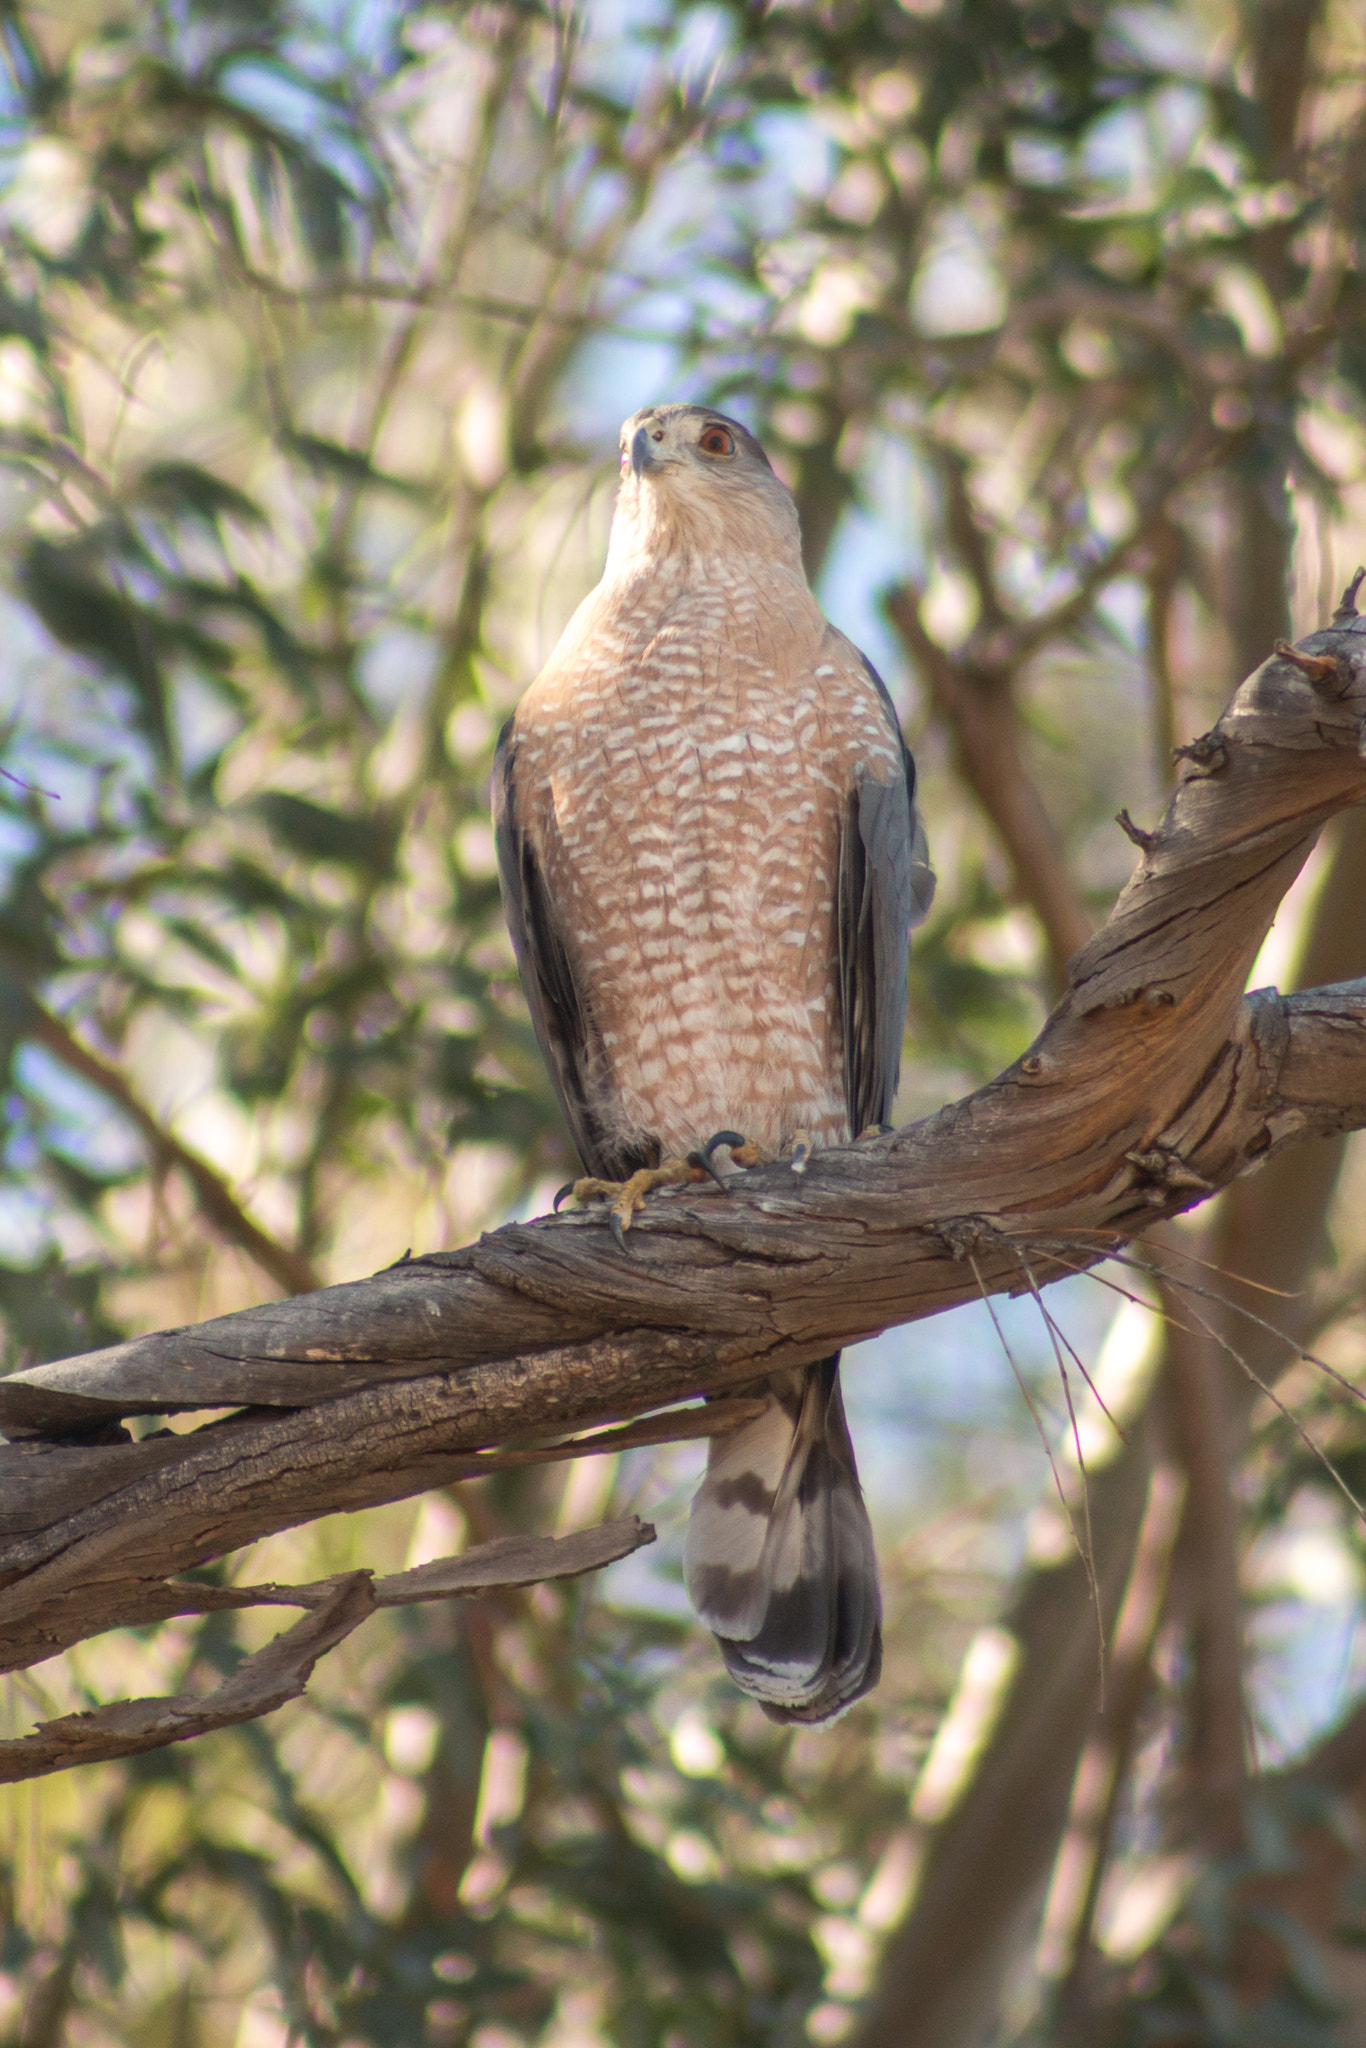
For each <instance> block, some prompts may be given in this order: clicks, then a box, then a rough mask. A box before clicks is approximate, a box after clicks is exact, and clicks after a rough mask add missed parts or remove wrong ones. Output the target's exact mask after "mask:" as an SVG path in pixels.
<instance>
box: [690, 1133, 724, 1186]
mask: <svg viewBox="0 0 1366 2048" xmlns="http://www.w3.org/2000/svg"><path fill="white" fill-rule="evenodd" d="M715 1143H716V1140H715V1139H714V1138H713V1139H712V1144H713V1145H714V1144H715ZM688 1164H689V1166H699V1167H701V1169H702V1171H703V1173H709V1174H710V1175H711V1177H712V1179H713V1180H714V1181H715V1182H716V1185H717V1187H718V1188H722V1189H724V1188H726V1187H727V1185H728V1183H727V1180H726V1176H725V1174H724V1173H722V1172H721V1171H720V1169H719V1168H718V1167H717V1165H716V1163H715V1161H714V1160H713V1159H712V1156H711V1145H708V1147H707V1149H706V1151H705V1152H689V1154H688Z"/></svg>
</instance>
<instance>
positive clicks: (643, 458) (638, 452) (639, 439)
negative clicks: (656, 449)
mask: <svg viewBox="0 0 1366 2048" xmlns="http://www.w3.org/2000/svg"><path fill="white" fill-rule="evenodd" d="M653 460H654V456H653V455H652V453H651V450H650V432H649V429H648V427H637V428H636V430H635V433H634V434H633V435H632V436H631V473H632V475H633V476H639V475H640V473H641V471H642V470H643V469H648V468H649V467H650V464H651V463H652V462H653Z"/></svg>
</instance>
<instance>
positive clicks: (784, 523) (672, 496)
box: [612, 405, 801, 574]
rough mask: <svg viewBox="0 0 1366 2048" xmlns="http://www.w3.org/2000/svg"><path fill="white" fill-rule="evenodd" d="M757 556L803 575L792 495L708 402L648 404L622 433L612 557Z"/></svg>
mask: <svg viewBox="0 0 1366 2048" xmlns="http://www.w3.org/2000/svg"><path fill="white" fill-rule="evenodd" d="M675 551H682V552H686V553H688V554H690V555H694V556H695V555H698V554H706V555H712V554H716V555H720V556H722V557H731V558H735V557H752V556H754V555H756V554H757V555H760V556H762V557H763V559H764V560H765V561H766V562H767V563H769V564H772V565H774V566H776V565H778V564H781V565H782V566H784V567H786V568H788V569H791V568H792V567H793V565H794V564H795V565H796V568H797V572H798V574H800V573H801V568H800V563H801V546H800V534H799V530H798V525H797V508H796V506H795V505H794V504H793V502H792V494H791V492H790V491H789V490H788V488H787V486H786V484H784V483H783V482H782V480H781V478H779V477H778V476H776V475H775V474H774V471H773V465H772V464H771V463H770V461H769V459H768V457H767V456H766V455H765V453H764V451H763V449H762V448H761V447H760V446H759V443H758V442H757V441H756V440H755V438H754V436H753V434H751V433H750V432H749V430H748V428H746V427H742V426H741V425H740V422H739V421H738V420H733V419H730V418H728V416H727V415H726V414H725V413H723V412H717V411H716V409H715V407H714V406H709V405H647V406H644V407H642V409H641V410H640V411H639V412H635V413H632V415H631V417H630V419H629V420H627V421H626V423H625V425H624V426H623V427H622V430H621V491H620V494H619V496H618V498H617V509H616V517H615V519H614V521H613V527H612V555H614V556H616V557H617V558H618V560H621V559H622V558H623V557H624V556H634V557H639V556H640V555H642V554H645V555H648V556H650V557H652V558H656V559H657V558H658V557H659V556H660V555H663V554H667V553H671V552H675Z"/></svg>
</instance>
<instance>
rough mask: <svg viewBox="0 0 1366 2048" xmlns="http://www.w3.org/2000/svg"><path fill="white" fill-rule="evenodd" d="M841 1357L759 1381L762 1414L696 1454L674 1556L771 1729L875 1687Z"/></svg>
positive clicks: (863, 1519) (871, 1565)
mask: <svg viewBox="0 0 1366 2048" xmlns="http://www.w3.org/2000/svg"><path fill="white" fill-rule="evenodd" d="M838 1373H839V1359H838V1357H834V1358H828V1359H826V1360H824V1361H823V1363H822V1364H820V1365H815V1366H811V1367H809V1368H808V1369H807V1370H806V1371H804V1372H803V1373H800V1374H786V1375H783V1376H782V1377H781V1378H777V1379H775V1380H772V1381H770V1382H768V1386H767V1390H768V1392H769V1395H770V1400H769V1406H768V1407H767V1408H766V1409H765V1411H764V1413H763V1414H762V1415H760V1416H758V1417H757V1418H756V1419H755V1421H753V1422H751V1423H746V1424H745V1425H744V1426H743V1427H742V1428H740V1429H738V1430H736V1431H734V1432H733V1433H732V1434H731V1435H729V1436H727V1437H723V1438H715V1439H713V1441H712V1445H711V1448H710V1451H709V1454H708V1460H707V1476H706V1478H705V1479H704V1480H703V1482H702V1485H701V1487H700V1488H699V1490H698V1493H697V1495H696V1497H695V1499H694V1501H693V1507H692V1516H691V1519H690V1521H689V1525H688V1537H687V1543H686V1545H685V1547H684V1553H683V1569H684V1575H685V1577H686V1579H687V1584H688V1592H689V1596H690V1597H691V1599H692V1602H693V1605H694V1606H695V1608H696V1609H697V1612H698V1614H699V1615H700V1617H701V1619H702V1620H703V1621H704V1622H705V1623H706V1624H707V1626H708V1627H709V1628H710V1629H712V1630H713V1632H714V1633H715V1635H716V1637H717V1639H718V1641H719V1643H720V1645H721V1654H722V1656H723V1657H724V1658H725V1662H726V1668H727V1670H728V1671H729V1672H730V1674H731V1677H732V1678H733V1679H734V1680H735V1682H736V1684H737V1685H738V1686H739V1687H740V1689H741V1690H742V1691H743V1692H747V1693H749V1694H750V1695H751V1696H752V1697H754V1698H755V1699H757V1700H758V1701H759V1702H760V1704H761V1705H762V1707H763V1709H764V1711H765V1713H766V1714H769V1715H770V1716H771V1717H772V1718H773V1719H774V1720H778V1721H828V1720H830V1719H831V1718H832V1717H833V1716H834V1715H835V1714H838V1713H841V1712H842V1711H843V1710H844V1708H845V1707H847V1706H850V1705H852V1703H853V1702H854V1701H855V1700H856V1699H858V1698H860V1697H861V1695H862V1694H864V1693H865V1692H867V1691H869V1690H870V1688H871V1687H872V1686H874V1685H875V1684H876V1683H877V1678H878V1673H879V1671H880V1670H881V1666H882V1634H881V1626H880V1624H881V1596H880V1594H879V1591H878V1572H877V1557H876V1553H875V1551H874V1548H873V1532H872V1528H871V1526H870V1525H869V1521H868V1512H867V1509H866V1508H865V1507H864V1504H863V1494H862V1491H861V1489H860V1487H859V1483H858V1474H857V1471H856V1469H855V1466H854V1450H853V1445H852V1443H851V1442H850V1439H849V1428H848V1424H847V1423H846V1421H845V1418H844V1404H843V1402H842V1400H841V1398H840V1391H839V1377H838Z"/></svg>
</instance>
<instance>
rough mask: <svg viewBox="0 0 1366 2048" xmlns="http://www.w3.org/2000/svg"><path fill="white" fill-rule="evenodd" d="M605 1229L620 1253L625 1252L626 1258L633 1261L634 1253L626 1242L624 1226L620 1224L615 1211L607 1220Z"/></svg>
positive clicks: (620, 1221)
mask: <svg viewBox="0 0 1366 2048" xmlns="http://www.w3.org/2000/svg"><path fill="white" fill-rule="evenodd" d="M607 1227H608V1229H609V1230H610V1231H611V1233H612V1235H613V1237H614V1238H615V1239H616V1241H617V1243H618V1245H619V1246H620V1247H621V1249H622V1251H624V1252H625V1254H626V1256H627V1258H628V1259H633V1258H634V1257H635V1253H634V1252H633V1251H632V1250H631V1247H630V1245H629V1244H627V1242H626V1226H625V1224H624V1223H623V1222H622V1220H621V1218H620V1216H618V1214H617V1212H616V1210H615V1209H614V1210H613V1211H612V1213H611V1215H610V1216H609V1217H608V1219H607Z"/></svg>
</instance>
